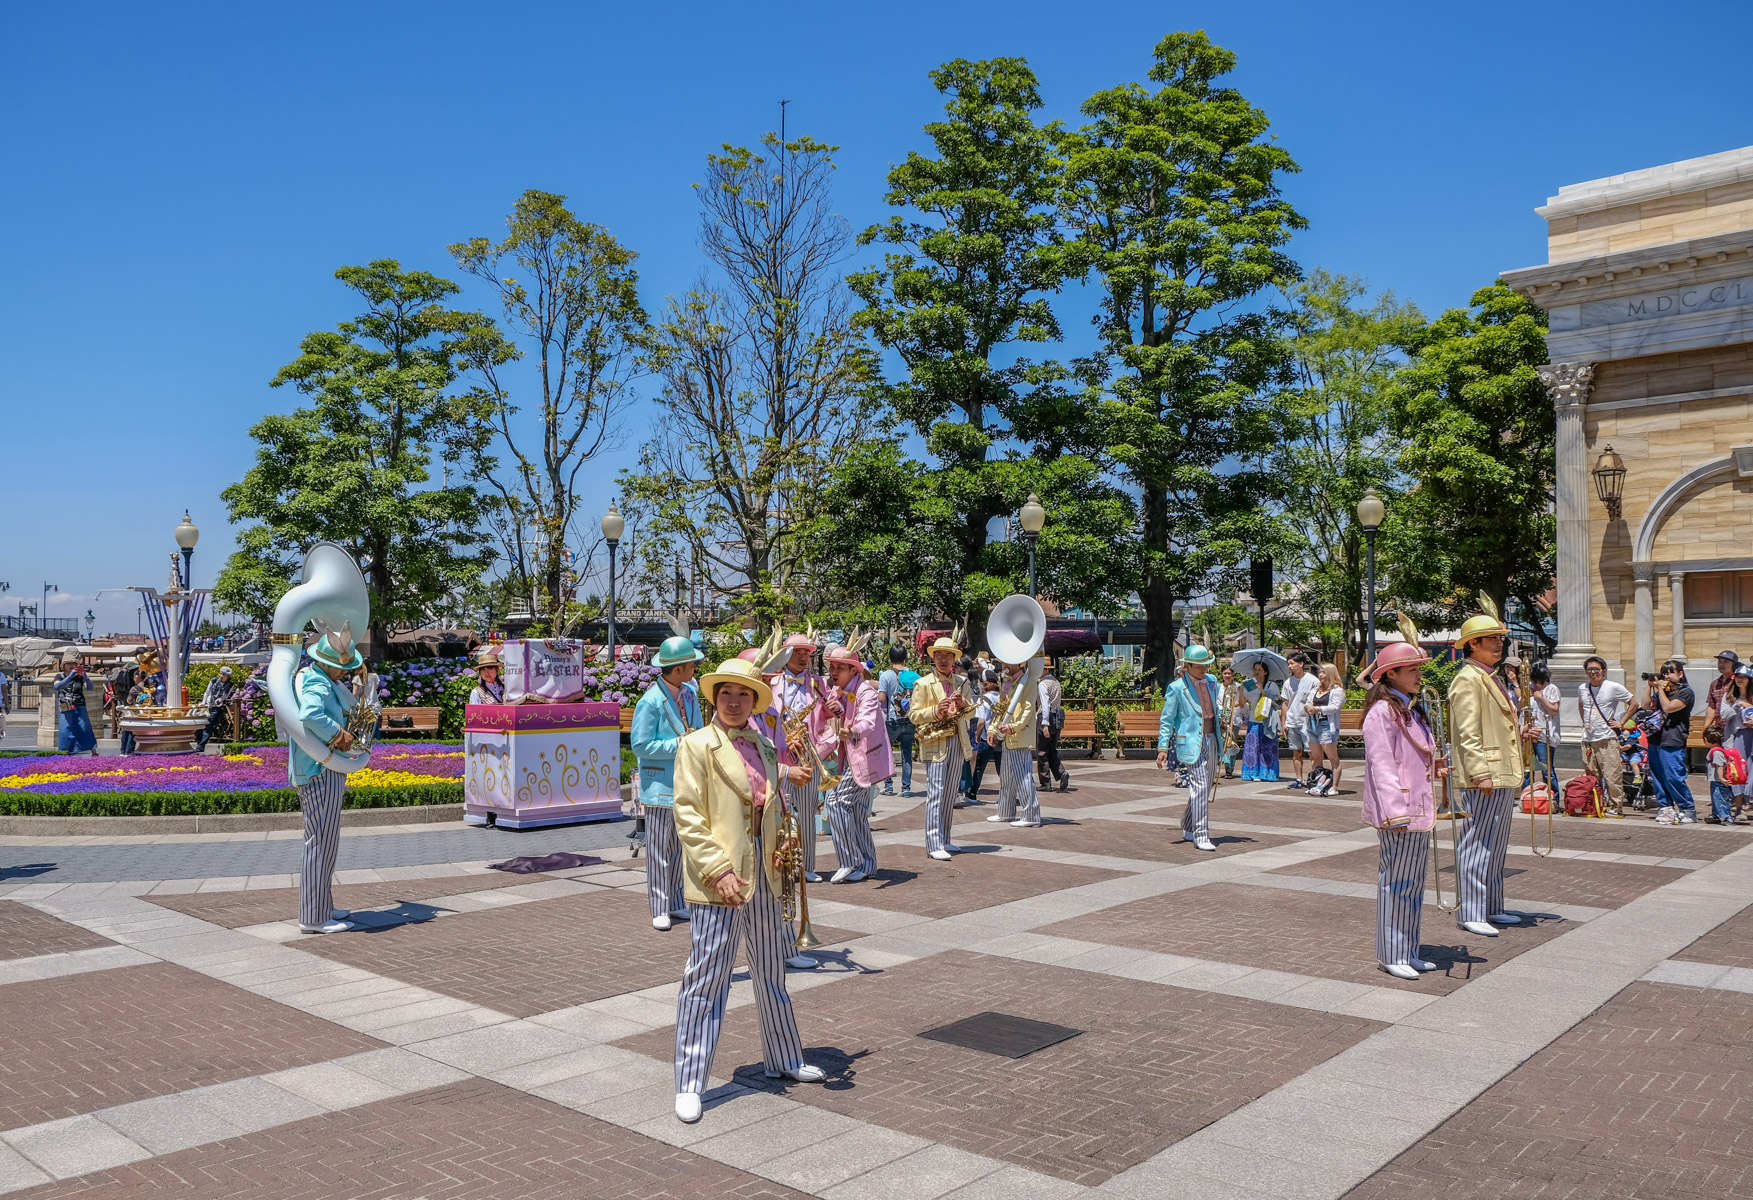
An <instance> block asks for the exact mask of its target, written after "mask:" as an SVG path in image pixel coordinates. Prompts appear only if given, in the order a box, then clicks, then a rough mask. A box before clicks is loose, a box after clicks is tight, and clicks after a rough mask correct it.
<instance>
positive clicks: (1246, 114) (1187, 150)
mask: <svg viewBox="0 0 1753 1200" xmlns="http://www.w3.org/2000/svg"><path fill="white" fill-rule="evenodd" d="M1155 59H1156V61H1155V63H1154V65H1153V66H1152V67H1151V68H1150V72H1149V77H1150V79H1151V80H1152V82H1154V83H1157V84H1159V85H1161V86H1160V87H1159V88H1158V90H1156V91H1155V92H1151V91H1148V90H1146V89H1145V88H1144V87H1143V86H1141V85H1139V84H1136V83H1133V84H1125V85H1122V86H1120V87H1116V88H1112V89H1109V90H1107V91H1102V92H1098V93H1096V94H1095V95H1094V96H1091V97H1090V98H1089V99H1088V100H1087V101H1085V102H1084V105H1083V112H1084V115H1085V116H1086V117H1088V118H1089V122H1088V123H1087V124H1085V125H1084V126H1083V127H1082V128H1080V129H1078V130H1076V131H1075V132H1071V133H1067V134H1066V135H1064V137H1063V139H1062V141H1061V153H1062V154H1063V155H1064V157H1065V159H1066V166H1065V186H1064V189H1063V193H1062V198H1061V207H1062V210H1063V219H1064V222H1065V225H1066V228H1067V230H1068V232H1069V233H1070V234H1072V235H1073V236H1074V237H1075V239H1076V245H1075V250H1076V252H1077V255H1078V261H1079V262H1080V264H1081V266H1083V267H1084V268H1087V269H1088V270H1089V271H1093V272H1094V274H1095V276H1096V278H1097V280H1098V282H1099V286H1100V296H1101V304H1100V311H1099V314H1098V316H1097V318H1096V328H1097V331H1098V333H1099V335H1100V338H1101V343H1102V344H1101V349H1100V351H1099V353H1098V354H1097V356H1096V357H1095V358H1094V359H1093V360H1092V361H1091V363H1090V364H1089V369H1088V373H1089V377H1090V380H1091V387H1090V388H1089V390H1088V392H1087V394H1086V396H1085V398H1084V399H1083V401H1082V403H1081V406H1080V411H1076V412H1072V413H1068V414H1066V415H1065V416H1064V417H1061V418H1059V419H1057V420H1055V421H1054V422H1053V426H1054V428H1056V429H1058V430H1059V431H1060V436H1061V437H1063V438H1064V439H1065V442H1066V444H1067V445H1069V446H1073V447H1076V446H1084V447H1087V448H1089V450H1090V451H1091V452H1092V453H1098V454H1099V455H1100V456H1101V457H1102V458H1103V459H1104V460H1106V461H1108V462H1111V463H1112V464H1114V465H1115V466H1116V467H1117V468H1118V469H1119V470H1120V471H1121V472H1122V474H1123V475H1124V477H1125V478H1126V479H1127V481H1128V482H1129V483H1130V484H1131V485H1132V486H1133V488H1135V489H1136V491H1137V493H1138V497H1139V506H1140V508H1141V510H1142V515H1143V522H1142V526H1141V528H1140V529H1139V530H1138V532H1137V533H1136V534H1135V536H1134V537H1133V538H1132V539H1130V549H1131V551H1132V555H1133V557H1134V561H1135V562H1136V564H1137V568H1136V571H1137V578H1138V579H1139V584H1138V594H1139V600H1140V602H1141V604H1142V606H1143V608H1144V611H1145V623H1146V634H1145V639H1146V644H1145V665H1146V667H1147V668H1148V669H1150V670H1152V671H1154V672H1155V673H1156V678H1157V679H1158V681H1159V683H1162V684H1166V683H1167V682H1168V680H1169V679H1170V677H1171V673H1172V671H1173V666H1174V645H1173V641H1172V629H1173V625H1172V621H1173V612H1174V607H1175V604H1176V602H1177V601H1183V600H1187V599H1190V598H1192V597H1195V596H1199V595H1202V594H1204V593H1206V592H1208V591H1210V590H1212V589H1213V588H1214V587H1215V586H1217V585H1218V584H1219V583H1220V582H1222V581H1223V580H1224V579H1225V578H1226V577H1228V576H1229V575H1232V574H1233V572H1234V571H1235V569H1236V566H1237V564H1238V563H1239V561H1240V560H1241V559H1242V558H1243V557H1245V556H1246V555H1247V554H1248V553H1249V552H1250V551H1251V550H1256V549H1259V548H1261V547H1263V546H1266V545H1269V544H1270V542H1271V541H1272V540H1273V539H1274V538H1275V537H1276V533H1275V531H1274V530H1273V528H1272V522H1271V520H1270V519H1269V516H1268V514H1267V512H1266V510H1265V508H1264V507H1263V506H1262V501H1263V500H1266V499H1269V498H1270V497H1271V495H1272V487H1273V484H1272V480H1271V479H1270V478H1269V477H1268V476H1267V474H1266V473H1265V472H1264V471H1263V470H1261V469H1260V468H1261V463H1262V459H1263V456H1264V455H1265V454H1266V452H1267V451H1268V450H1269V449H1270V448H1271V447H1272V446H1273V445H1274V443H1275V442H1276V440H1277V438H1278V437H1279V436H1280V425H1279V422H1278V421H1277V419H1276V413H1275V411H1274V409H1273V406H1272V404H1271V400H1270V394H1269V385H1271V384H1273V383H1274V382H1276V381H1277V380H1278V378H1279V377H1280V374H1281V371H1282V368H1283V365H1284V349H1283V346H1282V341H1281V338H1280V336H1279V329H1278V326H1279V324H1280V322H1279V320H1278V318H1277V316H1276V314H1274V313H1272V312H1271V311H1268V310H1264V309H1262V308H1260V307H1257V304H1258V301H1257V299H1256V298H1257V297H1258V296H1259V294H1260V293H1261V292H1262V291H1263V290H1264V289H1267V288H1270V287H1284V286H1287V285H1288V284H1289V283H1290V282H1291V281H1292V280H1293V279H1295V278H1296V277H1297V268H1296V265H1295V264H1294V263H1293V262H1292V261H1291V260H1290V258H1289V257H1288V256H1286V255H1285V254H1284V252H1283V250H1282V249H1281V248H1282V247H1283V245H1284V244H1285V242H1286V241H1288V240H1289V238H1290V236H1291V233H1292V232H1293V231H1295V230H1297V229H1300V228H1302V227H1303V225H1304V221H1303V219H1302V218H1301V217H1300V216H1299V215H1297V213H1296V212H1295V210H1293V209H1292V208H1291V206H1290V205H1289V204H1288V203H1287V202H1286V201H1285V200H1284V199H1283V197H1282V196H1280V194H1279V177H1280V176H1282V175H1284V174H1286V173H1287V172H1292V171H1296V170H1297V169H1298V168H1297V165H1296V163H1295V162H1293V161H1292V159H1291V157H1290V155H1289V154H1288V153H1286V152H1285V151H1284V150H1283V149H1282V148H1281V147H1279V146H1277V145H1276V144H1275V143H1274V142H1273V141H1272V140H1271V138H1270V137H1269V136H1268V133H1267V130H1268V128H1269V122H1268V121H1267V118H1266V114H1265V113H1263V112H1262V111H1261V110H1260V109H1258V108H1255V107H1254V106H1253V105H1251V104H1250V103H1248V101H1247V100H1246V99H1245V98H1244V97H1243V96H1242V94H1241V93H1240V92H1238V91H1236V90H1235V89H1233V88H1227V87H1222V86H1219V84H1218V80H1219V79H1220V78H1221V77H1222V76H1223V75H1225V74H1227V73H1228V72H1229V71H1230V70H1231V69H1232V68H1233V67H1234V66H1235V62H1236V56H1235V55H1234V54H1233V53H1231V52H1230V51H1228V50H1224V49H1221V48H1220V47H1217V46H1213V45H1212V44H1211V42H1210V41H1209V40H1207V38H1206V36H1205V35H1204V34H1203V33H1175V34H1170V35H1169V36H1168V37H1166V38H1164V39H1163V40H1162V41H1161V42H1159V43H1158V44H1157V47H1156V50H1155ZM1251 305H1256V306H1254V307H1251Z"/></svg>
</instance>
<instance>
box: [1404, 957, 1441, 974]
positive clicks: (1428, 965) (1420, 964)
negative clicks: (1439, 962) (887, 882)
mask: <svg viewBox="0 0 1753 1200" xmlns="http://www.w3.org/2000/svg"><path fill="white" fill-rule="evenodd" d="M1407 965H1408V966H1410V967H1411V968H1412V969H1413V970H1414V971H1434V970H1436V969H1437V966H1436V964H1435V963H1433V962H1431V961H1430V960H1429V959H1428V958H1415V959H1413V960H1412V961H1411V962H1410V963H1408V964H1407Z"/></svg>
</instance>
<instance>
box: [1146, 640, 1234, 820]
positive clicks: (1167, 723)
mask: <svg viewBox="0 0 1753 1200" xmlns="http://www.w3.org/2000/svg"><path fill="white" fill-rule="evenodd" d="M1216 662H1217V659H1216V657H1215V656H1214V655H1213V654H1212V653H1211V651H1210V650H1207V649H1206V648H1205V647H1204V646H1197V645H1195V646H1188V647H1187V651H1186V653H1185V654H1183V655H1181V665H1182V666H1184V667H1185V668H1186V670H1185V671H1184V672H1183V673H1182V674H1181V677H1180V678H1179V679H1176V680H1175V682H1173V683H1171V684H1170V685H1169V687H1168V691H1167V692H1165V693H1164V696H1163V715H1162V719H1161V722H1160V724H1159V727H1158V729H1157V743H1156V744H1157V756H1156V765H1157V770H1159V771H1163V770H1167V769H1168V766H1169V747H1170V746H1173V747H1174V749H1175V761H1176V762H1177V763H1179V764H1180V769H1181V770H1182V771H1183V772H1184V773H1185V774H1186V777H1187V810H1186V811H1185V812H1183V813H1182V814H1181V840H1182V841H1187V842H1192V843H1193V844H1194V845H1195V846H1197V847H1198V848H1199V849H1201V850H1216V849H1217V847H1216V846H1215V845H1214V844H1213V843H1212V840H1211V792H1212V789H1213V788H1214V787H1215V786H1216V779H1217V770H1218V766H1219V760H1220V758H1221V757H1222V753H1223V752H1222V750H1221V749H1220V747H1219V744H1218V736H1219V735H1218V728H1217V719H1218V713H1219V711H1220V709H1221V704H1222V699H1223V697H1222V692H1221V691H1220V689H1219V688H1218V686H1217V680H1215V679H1210V678H1207V676H1206V672H1207V671H1209V670H1210V669H1211V668H1212V666H1213V665H1214V664H1215V663H1216Z"/></svg>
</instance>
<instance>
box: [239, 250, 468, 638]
mask: <svg viewBox="0 0 1753 1200" xmlns="http://www.w3.org/2000/svg"><path fill="white" fill-rule="evenodd" d="M335 277H336V278H337V279H339V280H340V281H341V282H342V283H343V284H345V285H346V286H347V287H349V288H351V289H352V290H353V291H354V292H355V293H357V294H358V296H359V297H360V299H362V300H363V301H364V303H365V305H366V308H365V311H364V312H363V313H361V314H360V315H359V316H358V317H356V318H355V319H353V320H351V321H346V322H343V323H342V324H341V325H339V326H338V327H337V328H336V329H335V330H334V331H333V332H317V333H312V334H309V335H307V336H306V337H305V339H304V340H303V342H302V343H301V344H300V346H299V356H298V358H297V359H295V360H294V361H293V362H291V363H288V364H287V365H286V366H285V367H282V368H281V369H280V371H279V373H278V374H276V375H275V376H274V379H273V381H272V386H274V387H284V386H286V385H288V384H290V385H291V386H293V387H294V388H296V389H297V390H298V391H299V392H300V393H302V394H303V395H304V396H306V397H308V398H309V400H310V401H311V406H310V407H308V408H300V409H297V410H296V411H294V412H292V413H288V414H285V415H276V416H270V417H266V418H264V419H263V420H261V421H259V422H257V423H256V425H255V426H253V427H252V428H251V430H250V435H251V436H252V437H254V438H255V439H256V441H257V442H258V443H259V445H258V447H257V449H256V465H255V466H253V467H251V468H250V470H249V472H248V473H247V474H246V475H245V476H244V477H243V479H241V480H240V481H238V482H237V483H234V484H232V485H231V486H230V487H228V488H226V489H225V491H224V492H222V493H221V495H222V497H223V498H224V500H225V502H226V504H227V505H228V506H229V509H230V518H231V520H232V521H233V522H238V521H249V522H254V523H253V524H251V525H249V526H247V527H246V528H245V529H243V530H242V531H241V532H240V534H239V536H238V550H237V551H236V553H234V554H233V555H232V556H231V558H230V560H229V561H228V562H227V563H226V566H225V569H224V570H223V571H222V572H221V573H220V577H219V580H218V582H217V584H216V585H215V588H214V597H215V601H216V602H217V603H218V604H219V605H221V606H222V607H224V608H226V609H228V610H230V611H232V612H241V613H248V614H250V615H252V616H255V617H257V618H258V619H261V620H266V619H269V618H271V617H272V615H273V606H274V603H275V601H277V600H278V599H279V598H280V595H281V594H282V593H283V592H285V591H286V589H287V588H288V587H290V586H291V582H292V576H293V575H294V574H295V573H296V571H297V568H298V564H299V561H300V558H301V556H302V554H303V552H304V550H305V548H306V547H308V546H309V545H310V544H311V543H312V542H315V541H318V540H326V541H330V542H334V543H335V544H336V545H338V546H341V547H343V548H345V549H346V550H348V551H349V552H350V553H352V554H353V556H354V557H355V558H356V559H357V560H358V561H359V562H360V563H361V564H362V565H363V567H364V571H365V578H366V583H367V585H368V586H369V588H370V591H371V621H372V634H373V645H374V646H375V647H378V648H381V647H382V646H383V645H384V642H383V636H382V635H383V634H384V632H385V631H386V630H387V629H389V628H390V627H391V626H394V625H398V624H404V623H419V622H422V621H423V620H424V619H425V618H426V616H427V614H428V612H429V611H430V610H431V608H432V607H433V605H435V604H436V603H437V602H439V601H440V599H441V598H442V597H444V596H445V595H446V594H448V593H450V592H452V591H453V590H456V589H459V588H465V587H467V586H469V585H470V584H472V583H473V582H474V581H475V580H476V579H478V578H479V577H480V575H481V573H482V572H483V571H484V570H486V569H487V568H488V566H489V565H490V564H491V563H492V562H493V559H494V551H493V548H492V546H491V545H490V544H489V540H488V537H487V535H486V534H485V533H484V532H483V530H482V522H483V519H484V518H485V517H486V515H487V512H488V510H489V509H490V507H491V505H492V500H491V498H490V497H489V496H488V495H486V494H484V493H483V492H482V491H481V490H480V489H479V488H477V487H476V486H475V484H474V482H473V481H472V479H470V478H469V477H468V475H467V472H466V470H465V469H464V464H468V463H480V462H482V461H483V459H484V454H485V451H486V448H487V446H488V445H489V443H490V441H491V439H492V426H491V424H490V423H489V419H490V416H491V408H490V406H489V405H488V404H486V403H485V402H484V401H483V400H482V399H481V398H480V397H479V396H477V395H475V394H473V393H472V392H470V391H468V390H466V389H458V388H456V387H455V385H456V384H457V381H458V376H459V374H460V373H461V371H462V369H463V355H462V347H463V346H464V345H465V344H467V343H469V342H470V341H471V340H472V339H478V338H480V337H482V336H483V330H490V328H491V322H490V321H488V320H487V319H486V318H485V317H483V316H481V315H480V314H478V313H466V312H457V311H454V310H452V309H449V308H446V307H445V305H444V301H446V300H448V299H449V298H450V297H451V296H454V295H456V293H457V291H458V288H457V285H456V284H454V283H452V282H450V281H449V280H447V279H441V278H439V277H438V276H436V275H430V274H428V273H426V272H424V271H403V270H402V268H401V266H400V264H399V263H397V262H395V261H394V260H393V259H379V260H377V261H375V262H373V263H370V264H369V265H367V266H363V267H342V268H341V269H340V270H338V271H336V272H335ZM435 458H436V459H439V460H442V461H443V462H444V463H445V464H447V465H448V464H453V463H454V464H458V466H457V468H456V470H455V471H454V472H451V471H450V470H449V468H448V466H447V478H446V482H445V486H440V487H433V486H431V485H432V483H433V482H434V481H433V471H432V466H433V460H434V459H435ZM451 474H454V475H455V478H454V479H452V478H450V475H451Z"/></svg>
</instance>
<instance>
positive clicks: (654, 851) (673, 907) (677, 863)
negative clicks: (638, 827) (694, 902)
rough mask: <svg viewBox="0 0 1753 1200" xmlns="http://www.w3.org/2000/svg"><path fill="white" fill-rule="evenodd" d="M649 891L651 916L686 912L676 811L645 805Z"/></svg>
mask: <svg viewBox="0 0 1753 1200" xmlns="http://www.w3.org/2000/svg"><path fill="white" fill-rule="evenodd" d="M645 892H646V895H648V896H649V897H651V915H652V916H654V917H661V916H663V915H664V914H665V913H673V912H681V911H682V843H681V840H680V839H679V838H677V837H676V814H675V810H674V809H672V808H668V807H665V806H661V805H656V804H648V805H646V806H645Z"/></svg>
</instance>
